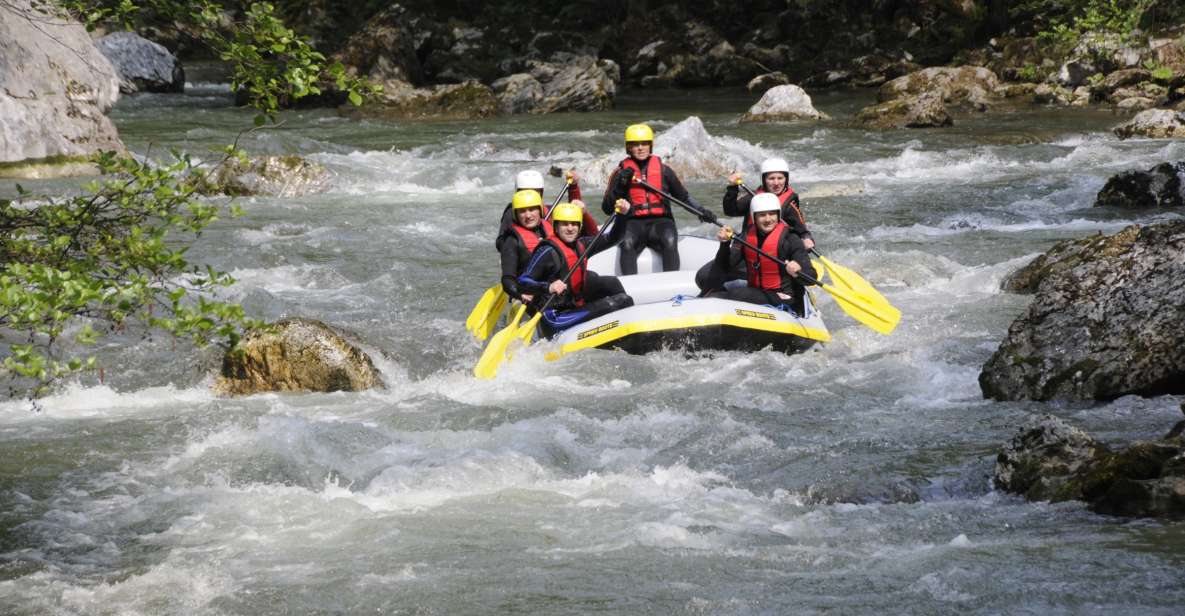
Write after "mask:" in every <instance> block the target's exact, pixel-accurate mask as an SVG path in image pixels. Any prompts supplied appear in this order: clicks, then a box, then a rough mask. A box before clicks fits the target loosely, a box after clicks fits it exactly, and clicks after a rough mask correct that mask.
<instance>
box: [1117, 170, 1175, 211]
mask: <svg viewBox="0 0 1185 616" xmlns="http://www.w3.org/2000/svg"><path fill="white" fill-rule="evenodd" d="M1182 175H1185V162H1178V163H1161V164H1159V165H1156V166H1155V167H1153V168H1151V169H1148V170H1147V171H1125V172H1123V173H1120V174H1119V175H1115V176H1112V177H1111V178H1110V179H1108V180H1107V184H1106V185H1104V186H1103V189H1102V190H1100V191H1099V194H1098V197H1097V198H1096V199H1095V202H1094V205H1095V207H1121V208H1128V209H1141V208H1154V207H1181V206H1183V205H1185V185H1183V184H1182V182H1181V177H1182Z"/></svg>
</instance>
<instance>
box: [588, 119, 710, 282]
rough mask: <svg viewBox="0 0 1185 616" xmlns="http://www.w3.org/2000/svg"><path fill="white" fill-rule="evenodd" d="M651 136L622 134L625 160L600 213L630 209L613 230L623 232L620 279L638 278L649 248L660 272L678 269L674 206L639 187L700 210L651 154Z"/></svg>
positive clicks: (632, 131)
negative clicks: (642, 257)
mask: <svg viewBox="0 0 1185 616" xmlns="http://www.w3.org/2000/svg"><path fill="white" fill-rule="evenodd" d="M653 147H654V131H653V130H651V129H650V127H649V126H647V125H645V124H634V125H632V126H630V127H629V128H627V129H625V151H626V153H627V154H628V155H629V156H627V157H626V158H625V159H624V160H622V161H621V163H619V164H618V166H617V169H616V170H614V171H613V174H612V175H610V176H609V182H608V187H607V188H606V189H605V197H604V199H602V200H601V210H602V211H604V212H605V213H606V214H610V213H612V212H613V210H614V208H618V207H620V206H621V205H622V204H626V205H628V206H630V213H629V215H628V216H626V217H624V219H623V220H621V221H619V222H618V223H616V224H622V225H623V226H625V227H626V229H625V232H624V233H625V234H624V235H623V236H622V238H621V244H620V245H619V246H618V255H619V256H618V260H619V265H620V267H621V273H622V275H628V274H637V273H638V254H639V253H641V252H642V250H643V249H645V248H652V249H654V250H655V251H657V252H658V253H659V254H660V255H662V269H663V271H664V272H670V271H674V270H677V269H679V232H678V229H676V227H675V217H674V214H673V212H672V211H671V206H672V204H670V203H667V200H666V199H664V198H662V197H661V196H659V195H658V193H655V192H654V191H651V190H648V189H646V188H644V187H643V186H641V185H640V184H638V182H637V181H636V180H643V181H645V182H646V183H647V184H649V185H651V186H653V187H655V188H658V189H660V190H662V191H664V192H667V193H669V194H670V195H671V196H673V197H675V198H676V199H680V200H682V201H684V202H687V203H690V204H692V205H694V206H696V207H697V208H699V209H701V210H702V209H703V208H701V207H699V204H697V203H696V202H695V201H694V200H693V199H692V198H691V196H690V195H688V194H687V189H686V188H684V187H683V183H682V182H680V181H679V176H678V175H676V174H675V172H674V171H673V170H671V168H670V167H668V166H667V165H665V164H663V162H662V160H661V159H660V158H659V157H657V156H654V155H653V154H652V149H653Z"/></svg>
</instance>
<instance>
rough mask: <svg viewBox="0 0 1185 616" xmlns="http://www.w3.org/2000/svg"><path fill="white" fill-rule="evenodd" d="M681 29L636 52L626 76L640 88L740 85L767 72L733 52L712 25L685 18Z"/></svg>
mask: <svg viewBox="0 0 1185 616" xmlns="http://www.w3.org/2000/svg"><path fill="white" fill-rule="evenodd" d="M681 30H682V31H678V32H670V33H668V34H671V36H669V37H664V39H663V40H659V41H653V42H652V43H650V44H648V45H646V46H644V47H642V49H640V50H639V51H638V54H637V57H636V59H635V62H634V63H633V64H631V65H630V67H629V71H628V75H629V77H630V78H631V79H632V80H633V81H634V82H636V83H638V84H640V85H641V86H642V87H667V86H671V85H677V86H681V87H700V86H712V85H742V84H745V83H748V81H749V80H750V79H752V78H753V77H756V76H757V75H760V74H761V73H767V72H769V69H763V68H761V66H759V65H758V64H757V62H755V61H753V60H752V59H750V58H748V57H745V56H744V55H741V54H739V53H737V50H736V48H734V47H733V46H732V44H731V43H729V42H728V41H726V40H724V37H722V36H721V35H720V34H719V33H718V32H717V31H716V30H715V29H714V28H712V27H711V26H710V25H708V24H705V23H702V22H699V21H688V22H686V23H684V24H683V26H682V29H681Z"/></svg>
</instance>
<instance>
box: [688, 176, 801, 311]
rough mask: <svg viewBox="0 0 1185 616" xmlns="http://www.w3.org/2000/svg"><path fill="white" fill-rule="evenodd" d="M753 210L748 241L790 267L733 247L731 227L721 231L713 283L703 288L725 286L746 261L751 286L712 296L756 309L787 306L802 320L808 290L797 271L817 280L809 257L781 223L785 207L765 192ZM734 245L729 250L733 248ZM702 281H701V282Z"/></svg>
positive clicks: (742, 248)
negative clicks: (729, 274)
mask: <svg viewBox="0 0 1185 616" xmlns="http://www.w3.org/2000/svg"><path fill="white" fill-rule="evenodd" d="M749 210H750V212H752V215H753V224H751V225H749V228H748V230H747V231H745V241H747V242H748V243H750V244H752V245H754V246H758V247H760V248H761V250H763V251H765V252H767V253H769V254H771V255H776V256H777V257H778V258H779V259H782V260H783V261H785V262H786V265H785V267H783V266H781V265H779V264H778V263H777V262H776V261H774V260H773V259H770V258H769V257H765V256H761V255H760V254H758V253H757V251H755V250H753V249H752V248H749V247H748V246H743V245H741V244H740V243H739V242H738V243H735V244H733V243H732V236H733V231H732V228H731V227H727V226H725V227H721V228H720V231H719V232H717V234H716V239H717V240H719V241H720V249H719V250H718V251H716V259H715V260H714V261H713V262H712V264H711V270H710V272H709V274H708V278H709V281H708V282H709V284H710V285H712V286H708V287H705V289H718V288H721V287H723V285H724V280H725V277H726V276H727V275H728V273H729V272H731V271H735V269H736V268H737V267H739V266H740V264H741V263H742V262H743V263H744V264H745V268H746V271H747V275H748V284H747V285H746V286H743V287H734V288H730V289H727V290H723V291H711V292H709V293H708V294H707V295H708V297H722V298H726V299H733V300H737V301H742V302H749V303H752V304H769V305H770V306H781V305H786V304H787V303H788V304H789V307H790V308H791V309H792V310H793V311H794V312H795V313H796V314H798V315H802V314H804V311H805V305H804V302H803V296H804V295H805V293H806V289H805V288H804V287H803V283H802V282H801V281H800V280H799V277H798V274H799V272H803V271H805V272H806V273H807V275H809V276H811V277H812V278H818V275H817V274H816V272H815V269H814V267H813V266H812V265H811V260H810V256H809V255H808V254H807V251H806V246H805V245H804V244H803V241H802V239H801V238H799V237H798V235H796V234H795V233H794V231H793V230H792V229H791V228H790V225H787V224H786V223H785V222H783V221H782V220H779V215H780V212H781V204H780V203H779V202H778V197H777V196H776V195H773V194H771V193H764V194H760V195H757V196H756V197H753V200H752V203H751V204H750V205H749ZM730 244H731V246H730ZM697 282H698V281H697Z"/></svg>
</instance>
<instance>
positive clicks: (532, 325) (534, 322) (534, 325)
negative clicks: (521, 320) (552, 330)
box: [515, 312, 543, 346]
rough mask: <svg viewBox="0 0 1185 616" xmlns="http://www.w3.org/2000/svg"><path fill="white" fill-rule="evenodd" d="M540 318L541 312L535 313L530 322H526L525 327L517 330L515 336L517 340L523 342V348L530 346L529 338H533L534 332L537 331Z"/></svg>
mask: <svg viewBox="0 0 1185 616" xmlns="http://www.w3.org/2000/svg"><path fill="white" fill-rule="evenodd" d="M542 316H543V313H542V312H536V313H535V316H533V317H531V320H530V321H527V323H526V324H525V325H523V326H522V327H520V328H518V333H517V334H515V335H516V336H518V338H519V340H522V341H523V346H526V345H528V344H531V338H534V337H535V330H536V329H538V325H539V319H540V317H542Z"/></svg>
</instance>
